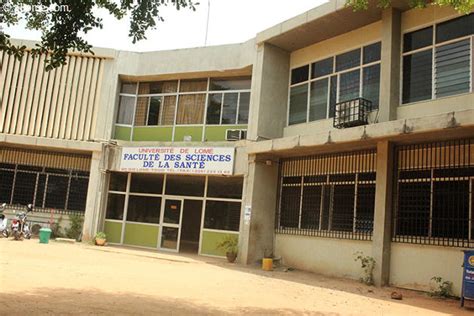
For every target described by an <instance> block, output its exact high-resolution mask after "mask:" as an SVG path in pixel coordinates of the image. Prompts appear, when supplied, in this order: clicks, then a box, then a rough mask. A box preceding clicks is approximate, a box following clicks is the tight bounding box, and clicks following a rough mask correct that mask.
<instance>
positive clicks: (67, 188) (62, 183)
mask: <svg viewBox="0 0 474 316" xmlns="http://www.w3.org/2000/svg"><path fill="white" fill-rule="evenodd" d="M88 186H89V173H88V172H84V171H77V170H66V169H51V168H46V167H34V166H26V165H15V164H6V163H0V203H7V204H10V205H12V206H13V207H18V208H21V207H22V206H24V205H26V204H30V203H31V204H33V205H34V206H35V211H37V212H41V211H45V212H48V211H49V210H50V209H54V210H55V213H58V214H69V213H76V212H79V213H83V212H84V211H85V207H86V199H87V189H88Z"/></svg>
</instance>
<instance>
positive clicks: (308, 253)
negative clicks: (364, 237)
mask: <svg viewBox="0 0 474 316" xmlns="http://www.w3.org/2000/svg"><path fill="white" fill-rule="evenodd" d="M357 251H362V252H363V254H364V255H366V256H371V254H372V243H371V242H370V241H359V240H348V239H333V238H320V237H307V236H294V235H281V234H276V235H275V255H276V256H277V257H280V256H281V258H282V262H283V264H284V265H286V266H289V267H293V268H297V269H301V270H305V271H311V272H316V273H321V274H324V275H329V276H337V277H347V278H351V279H359V278H361V277H363V272H362V268H361V267H360V263H359V262H356V261H354V257H355V256H354V253H355V252H357Z"/></svg>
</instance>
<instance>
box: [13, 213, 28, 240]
mask: <svg viewBox="0 0 474 316" xmlns="http://www.w3.org/2000/svg"><path fill="white" fill-rule="evenodd" d="M31 211H33V205H32V204H28V205H27V206H26V211H25V212H19V213H18V214H16V215H15V218H14V219H13V220H12V224H11V234H12V235H13V238H14V239H15V240H23V238H26V239H30V238H31V231H30V226H29V225H28V223H27V222H26V219H27V218H28V213H29V212H31Z"/></svg>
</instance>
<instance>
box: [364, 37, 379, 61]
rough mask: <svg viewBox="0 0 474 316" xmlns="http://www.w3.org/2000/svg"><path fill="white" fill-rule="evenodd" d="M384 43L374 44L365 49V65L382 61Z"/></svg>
mask: <svg viewBox="0 0 474 316" xmlns="http://www.w3.org/2000/svg"><path fill="white" fill-rule="evenodd" d="M381 48H382V43H381V42H378V43H374V44H371V45H368V46H365V47H364V52H363V54H364V64H368V63H372V62H375V61H378V60H380V55H381Z"/></svg>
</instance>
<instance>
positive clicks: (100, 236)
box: [94, 232, 107, 246]
mask: <svg viewBox="0 0 474 316" xmlns="http://www.w3.org/2000/svg"><path fill="white" fill-rule="evenodd" d="M94 241H95V244H96V245H97V246H104V245H105V242H106V241H107V235H106V234H105V233H104V232H98V233H97V234H96V235H95V237H94Z"/></svg>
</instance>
